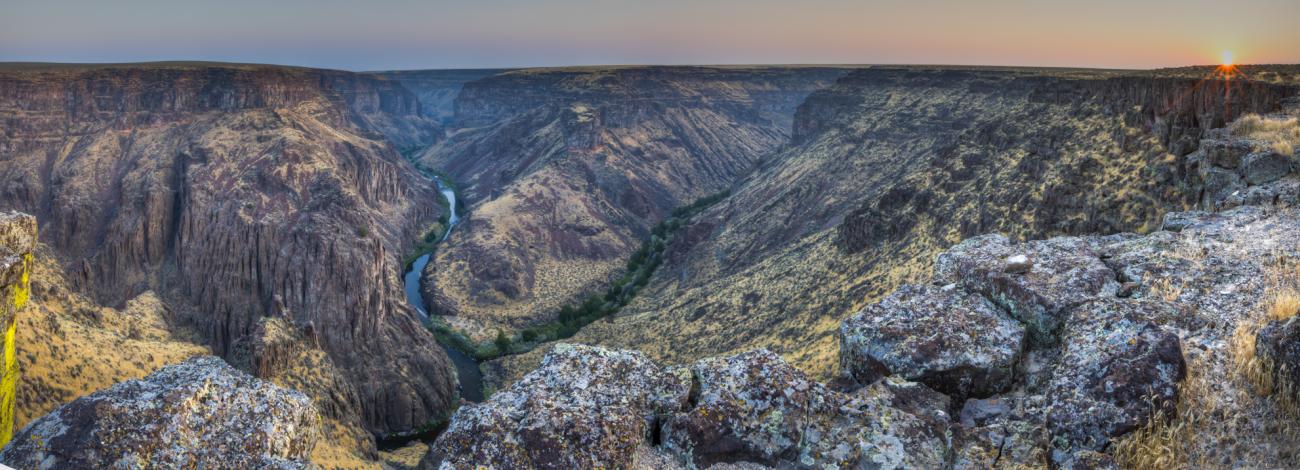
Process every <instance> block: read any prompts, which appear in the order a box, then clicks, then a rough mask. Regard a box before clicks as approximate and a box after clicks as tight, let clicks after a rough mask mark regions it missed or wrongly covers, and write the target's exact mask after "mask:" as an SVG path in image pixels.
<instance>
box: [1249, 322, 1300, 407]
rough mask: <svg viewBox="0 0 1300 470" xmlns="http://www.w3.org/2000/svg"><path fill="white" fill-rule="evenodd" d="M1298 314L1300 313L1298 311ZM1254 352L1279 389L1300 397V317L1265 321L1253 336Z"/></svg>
mask: <svg viewBox="0 0 1300 470" xmlns="http://www.w3.org/2000/svg"><path fill="white" fill-rule="evenodd" d="M1297 313H1300V312H1297ZM1255 355H1256V356H1257V357H1259V358H1260V359H1263V361H1262V362H1263V364H1264V365H1265V366H1266V367H1268V370H1267V373H1269V374H1271V375H1272V378H1273V380H1272V383H1273V385H1274V387H1276V389H1277V390H1278V391H1283V392H1286V393H1291V394H1294V395H1295V396H1297V397H1300V388H1298V387H1297V385H1300V320H1297V317H1295V316H1293V317H1291V318H1288V319H1285V320H1274V321H1270V322H1268V324H1266V325H1264V327H1263V328H1260V330H1259V333H1257V334H1256V335H1255Z"/></svg>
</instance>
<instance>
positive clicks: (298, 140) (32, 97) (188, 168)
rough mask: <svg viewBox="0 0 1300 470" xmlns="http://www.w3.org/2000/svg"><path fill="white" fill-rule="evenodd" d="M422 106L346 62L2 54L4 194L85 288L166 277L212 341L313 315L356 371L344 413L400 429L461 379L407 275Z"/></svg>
mask: <svg viewBox="0 0 1300 470" xmlns="http://www.w3.org/2000/svg"><path fill="white" fill-rule="evenodd" d="M419 109H420V106H419V103H418V101H417V100H416V98H415V97H414V96H413V95H412V94H411V93H410V92H409V91H407V90H406V89H405V88H403V87H401V85H400V84H398V83H396V82H393V81H389V80H382V79H379V78H376V77H372V76H366V75H358V74H350V73H346V72H335V71H320V70H310V69H299V68H289V67H269V66H242V65H216V64H198V65H192V64H143V65H133V66H73V67H43V66H39V65H34V66H31V67H11V68H5V69H4V70H3V71H0V114H3V115H5V116H6V119H7V121H6V123H7V125H6V132H4V133H3V135H0V209H18V210H23V211H27V212H29V213H32V214H34V215H35V216H36V218H37V219H38V220H39V221H40V222H41V224H42V240H43V241H44V242H45V243H46V244H48V245H50V246H51V247H52V248H53V249H54V250H55V251H56V253H57V258H58V259H59V260H60V261H61V262H62V263H63V265H64V269H65V271H66V272H67V273H68V278H69V281H70V282H71V283H72V284H73V285H74V286H75V287H77V288H78V290H81V291H83V292H88V293H92V294H94V297H95V298H96V299H97V300H99V301H100V302H102V303H104V304H107V305H110V306H120V305H122V304H123V303H124V302H126V301H127V300H129V299H132V298H134V297H136V296H138V295H140V294H141V293H143V292H146V291H150V290H152V291H155V292H158V293H159V296H160V297H161V298H162V299H164V300H165V301H167V302H168V303H170V304H172V305H171V307H172V310H173V311H175V312H177V313H178V316H180V317H181V318H182V319H183V320H185V321H186V322H187V323H189V324H191V325H193V326H194V328H195V329H197V330H198V331H200V333H201V334H202V336H203V339H204V340H205V342H206V343H207V344H209V345H210V346H211V348H212V351H213V352H214V353H216V354H218V355H221V356H224V357H231V355H232V353H233V350H234V346H235V345H236V343H239V342H240V340H241V339H242V338H245V337H247V336H250V335H253V334H255V333H256V330H257V329H258V327H259V324H260V319H262V318H267V317H274V318H283V319H286V320H287V323H288V324H289V325H292V327H293V328H296V329H299V330H301V331H302V332H304V334H306V333H305V332H307V331H308V330H310V331H311V332H312V335H314V337H315V338H316V339H317V340H318V341H317V342H316V343H315V344H313V347H319V349H320V350H323V351H324V352H325V353H326V354H327V355H328V357H329V359H330V361H331V362H332V363H333V364H335V365H336V366H337V370H338V371H339V372H340V373H341V374H342V376H341V377H338V378H337V379H338V381H339V382H346V383H349V384H351V386H352V387H355V390H356V396H357V398H358V399H357V400H349V401H348V403H347V406H346V409H342V410H339V412H340V413H344V414H347V415H350V416H352V417H355V418H356V419H357V420H358V421H359V422H362V423H364V425H365V426H366V428H367V429H368V430H370V431H371V432H374V433H387V432H395V431H409V430H412V429H415V428H418V427H420V426H423V425H425V424H426V423H428V422H429V421H431V420H432V419H433V418H434V417H436V416H438V415H440V414H442V413H444V412H445V411H446V410H449V409H450V408H451V406H452V404H453V400H454V396H453V395H454V390H455V384H454V383H453V375H452V374H451V373H449V372H448V371H449V370H450V362H449V360H448V359H447V358H446V355H445V354H444V353H443V351H442V350H441V349H440V348H439V347H438V346H437V344H436V343H435V342H434V339H433V338H432V335H430V334H429V333H428V332H427V331H426V330H425V329H424V328H422V327H421V325H420V324H419V322H418V320H416V318H415V314H414V313H413V312H411V311H410V310H409V308H408V307H407V306H406V305H405V302H404V297H403V295H402V293H401V284H400V280H399V274H400V271H401V268H402V266H401V258H402V257H403V256H405V255H406V254H407V253H406V251H407V250H408V249H409V248H410V247H411V245H412V243H413V241H414V240H416V239H417V238H418V237H419V236H421V235H422V233H420V232H421V231H422V230H423V229H424V228H425V227H426V226H427V225H428V224H429V223H431V222H432V221H433V220H436V218H437V212H438V211H439V210H440V209H439V208H438V204H437V201H438V196H437V195H436V193H435V191H434V188H433V187H432V185H431V184H430V183H429V181H428V180H425V179H423V178H421V177H420V176H419V174H418V172H416V171H415V169H414V168H413V167H412V166H411V165H410V164H409V163H408V162H407V161H406V160H404V159H403V158H402V156H401V155H400V154H399V153H398V152H397V151H396V150H395V148H396V147H404V146H416V145H419V144H420V143H421V142H427V141H429V140H430V139H431V137H429V136H425V135H422V134H420V132H419V131H417V130H415V128H420V129H423V128H424V127H423V126H424V125H423V124H421V123H422V122H425V121H426V119H425V118H423V117H421V116H420V114H419ZM339 393H341V394H344V395H346V392H345V391H340V392H339Z"/></svg>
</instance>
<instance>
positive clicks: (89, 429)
mask: <svg viewBox="0 0 1300 470" xmlns="http://www.w3.org/2000/svg"><path fill="white" fill-rule="evenodd" d="M319 419H320V418H319V416H318V415H317V413H316V409H315V407H313V406H312V403H311V400H309V399H308V398H307V397H306V396H304V395H302V394H301V393H298V392H295V391H291V390H286V389H282V388H280V387H277V386H275V385H272V384H270V383H266V382H263V381H260V380H258V379H255V378H253V377H251V376H249V375H247V374H245V373H243V372H240V371H238V370H236V369H234V368H232V367H230V366H229V365H227V364H226V363H225V362H224V361H222V360H221V359H219V358H216V357H212V356H205V357H200V358H194V359H190V360H188V361H186V362H184V363H181V364H177V365H174V366H169V367H166V368H163V369H161V370H159V371H158V372H155V373H153V374H150V375H149V376H148V377H145V378H144V379H143V380H132V381H127V382H122V383H119V384H117V385H114V386H112V387H110V388H108V389H106V390H102V391H99V392H95V393H93V394H90V395H87V396H85V397H82V398H79V399H77V400H75V401H73V402H71V403H68V404H66V405H64V406H62V407H59V408H58V409H56V410H54V411H53V412H51V413H50V414H48V415H46V416H44V417H42V418H40V419H37V420H36V421H33V422H32V423H31V424H29V425H28V426H27V427H26V428H24V429H23V430H22V431H21V432H19V433H18V435H17V436H16V437H15V438H14V440H13V441H12V442H10V443H9V445H8V446H6V447H5V448H4V450H3V451H0V461H2V462H4V463H6V464H8V465H10V466H13V467H16V468H24V469H26V468H42V469H44V468H51V469H52V468H305V467H308V466H310V464H309V463H308V462H307V456H308V455H309V454H310V453H311V450H312V449H313V448H314V447H315V445H316V441H317V439H318V431H317V426H318V421H319Z"/></svg>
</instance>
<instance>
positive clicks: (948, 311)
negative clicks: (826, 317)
mask: <svg viewBox="0 0 1300 470" xmlns="http://www.w3.org/2000/svg"><path fill="white" fill-rule="evenodd" d="M1024 341H1025V327H1024V325H1022V324H1020V323H1019V322H1017V321H1015V320H1014V319H1012V318H1011V317H1010V316H1009V315H1007V313H1006V312H1005V311H1004V310H1002V309H1001V308H999V307H998V306H997V305H995V304H994V303H992V302H990V301H988V300H987V299H985V298H984V297H982V296H980V295H976V294H971V293H967V292H965V291H964V290H959V289H958V288H957V287H956V285H955V284H954V285H949V286H945V287H934V286H916V285H904V286H903V287H900V288H899V289H898V290H896V291H894V293H892V294H890V295H889V296H887V297H885V299H884V300H882V301H881V302H880V303H878V304H874V305H871V306H869V307H867V308H865V309H863V311H861V312H858V313H857V314H856V315H854V316H853V317H852V318H849V319H848V320H845V321H844V323H843V324H841V325H840V361H841V364H840V370H842V371H845V373H847V374H848V375H849V376H850V377H851V378H852V379H853V380H855V381H857V382H859V383H863V384H869V383H872V382H875V381H876V380H879V379H880V378H881V377H884V376H888V375H897V376H900V377H903V378H906V379H908V380H912V381H917V382H921V383H924V384H926V385H928V386H930V387H931V388H934V389H935V390H939V391H942V392H944V393H947V394H949V395H953V396H956V397H966V396H989V395H992V394H994V393H998V392H1002V391H1004V390H1005V389H1006V388H1008V387H1009V386H1010V385H1011V382H1012V378H1013V377H1012V374H1013V370H1014V369H1015V367H1016V364H1017V363H1018V362H1019V360H1020V355H1021V353H1022V352H1023V351H1024V347H1025V344H1024Z"/></svg>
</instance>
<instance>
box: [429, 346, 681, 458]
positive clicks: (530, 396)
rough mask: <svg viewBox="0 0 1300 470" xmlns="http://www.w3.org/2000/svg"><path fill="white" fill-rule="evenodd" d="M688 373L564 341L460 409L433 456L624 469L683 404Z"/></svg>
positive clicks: (635, 355)
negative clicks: (517, 377) (508, 382)
mask: <svg viewBox="0 0 1300 470" xmlns="http://www.w3.org/2000/svg"><path fill="white" fill-rule="evenodd" d="M683 372H684V371H674V370H664V369H661V368H659V367H658V366H656V365H654V364H653V363H651V362H650V361H649V360H648V359H646V358H645V356H643V355H641V354H639V353H635V352H624V351H610V350H606V349H602V348H591V347H585V346H568V345H560V346H558V347H556V348H555V350H554V351H553V352H552V353H551V354H550V355H548V356H547V357H546V360H545V361H544V362H543V364H542V367H541V368H540V369H538V370H537V371H535V372H533V373H532V374H529V375H528V376H527V377H525V378H524V379H523V380H522V381H520V382H519V383H518V384H516V385H515V386H513V387H511V388H510V389H507V390H504V391H501V392H499V393H497V394H495V395H493V396H492V399H491V400H490V401H489V402H487V403H483V404H468V405H465V406H463V407H461V408H460V409H459V410H457V411H456V413H455V414H454V415H452V418H451V425H450V426H449V427H448V428H447V431H446V432H444V433H443V434H442V435H441V436H439V437H438V440H437V442H435V443H434V445H433V447H432V449H430V452H431V458H432V459H433V461H434V462H438V463H439V465H442V466H451V467H453V468H478V467H481V466H490V467H495V468H581V469H594V468H627V467H629V466H631V465H632V463H633V455H634V453H635V450H636V449H637V447H638V446H641V445H644V444H645V443H646V442H648V441H649V440H650V437H651V435H652V434H653V435H657V434H658V433H659V431H658V429H657V427H658V426H659V425H660V423H659V420H660V419H661V417H663V416H667V415H669V414H671V413H674V412H677V411H679V410H680V409H681V408H682V406H683V405H684V404H685V403H686V400H687V395H688V393H690V391H691V382H690V377H689V376H688V375H687V376H684V375H683ZM439 465H435V467H434V468H438V466H439Z"/></svg>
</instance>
